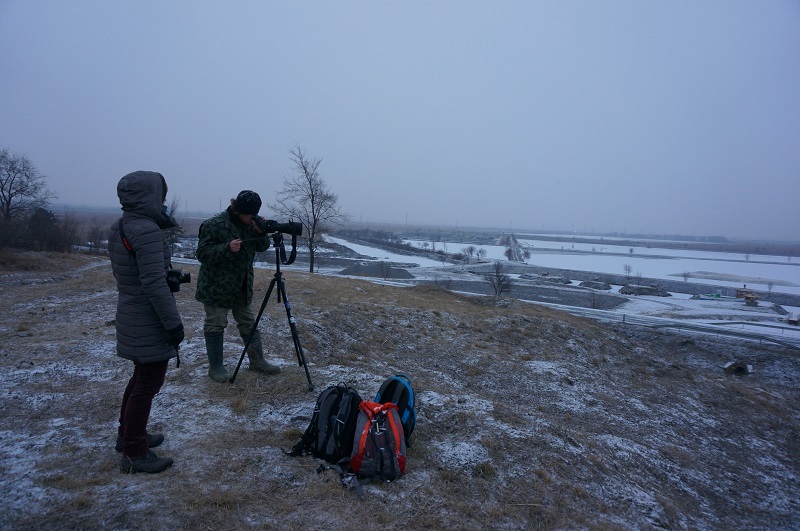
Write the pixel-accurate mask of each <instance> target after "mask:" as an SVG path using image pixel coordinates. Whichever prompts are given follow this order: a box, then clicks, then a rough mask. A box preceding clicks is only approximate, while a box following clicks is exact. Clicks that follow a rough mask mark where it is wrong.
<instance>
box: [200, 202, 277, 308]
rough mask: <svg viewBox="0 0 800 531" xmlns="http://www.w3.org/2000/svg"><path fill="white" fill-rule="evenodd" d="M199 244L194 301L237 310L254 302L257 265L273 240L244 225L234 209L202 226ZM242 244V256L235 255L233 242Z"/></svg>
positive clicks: (220, 214)
mask: <svg viewBox="0 0 800 531" xmlns="http://www.w3.org/2000/svg"><path fill="white" fill-rule="evenodd" d="M199 237H200V240H199V241H198V243H197V260H198V261H199V262H200V272H199V273H198V275H197V291H196V292H195V294H194V298H195V299H197V300H198V301H200V302H202V303H203V304H208V305H210V306H216V307H219V308H229V309H230V308H234V307H236V306H237V305H239V304H242V303H246V304H250V303H251V302H252V300H253V262H254V261H255V256H256V253H260V252H263V251H266V250H267V249H268V248H269V238H267V237H266V234H259V233H257V232H256V231H255V229H253V227H251V226H250V225H245V224H244V223H242V222H241V221H240V220H239V218H238V216H237V215H236V213H235V212H234V211H233V207H228V208H227V210H224V211H222V212H220V213H219V214H217V215H216V216H214V217H213V218H210V219H207V220H206V221H204V222H203V224H202V225H200V233H199ZM237 238H241V239H242V240H247V241H244V242H242V247H241V248H240V249H239V252H238V253H234V252H233V251H231V248H230V245H229V244H230V242H231V241H232V240H235V239H237Z"/></svg>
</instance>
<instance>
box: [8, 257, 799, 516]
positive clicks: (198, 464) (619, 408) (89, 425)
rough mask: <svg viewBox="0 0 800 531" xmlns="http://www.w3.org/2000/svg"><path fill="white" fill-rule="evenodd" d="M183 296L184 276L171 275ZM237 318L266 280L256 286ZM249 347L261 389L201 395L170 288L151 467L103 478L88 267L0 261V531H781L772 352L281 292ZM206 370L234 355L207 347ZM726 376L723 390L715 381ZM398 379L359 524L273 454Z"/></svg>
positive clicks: (780, 365)
mask: <svg viewBox="0 0 800 531" xmlns="http://www.w3.org/2000/svg"><path fill="white" fill-rule="evenodd" d="M184 269H186V270H189V271H190V272H191V273H192V276H193V279H194V278H196V269H195V268H194V267H193V266H189V267H184ZM257 275H258V278H257V281H256V285H257V286H258V291H257V293H256V296H255V299H256V303H257V304H260V302H261V300H262V299H263V297H264V293H265V291H266V288H267V286H268V284H269V281H270V279H271V276H272V272H271V271H258V272H257ZM284 278H285V280H286V287H287V292H288V295H289V299H290V301H291V303H292V309H293V313H294V315H295V317H296V319H297V327H298V330H299V334H300V338H301V341H302V343H303V346H304V348H305V352H306V357H307V359H308V361H309V362H310V365H309V370H310V373H311V377H312V379H313V382H314V384H315V385H316V391H315V392H309V391H308V390H307V385H306V379H305V373H304V371H303V369H302V368H300V367H298V365H297V363H296V357H295V354H294V351H293V347H292V341H291V337H290V334H289V327H288V324H287V320H286V314H285V312H284V309H283V306H282V305H280V304H278V303H277V301H276V300H275V299H274V298H273V300H272V301H271V302H270V304H269V305H268V306H267V310H266V315H265V317H264V319H263V320H262V323H261V326H260V329H261V332H262V334H263V335H264V336H265V338H266V347H267V357H268V358H269V359H270V361H273V362H277V363H279V364H281V366H282V368H283V372H282V373H281V374H280V375H279V376H275V377H266V376H262V375H258V374H255V373H252V372H250V371H248V370H246V366H247V361H246V360H245V362H244V366H243V370H242V371H241V372H240V373H239V375H238V377H237V379H236V381H235V383H233V384H223V385H220V384H215V383H213V382H212V381H211V380H210V379H209V378H208V377H207V376H206V371H207V363H206V360H205V347H204V343H203V337H202V318H203V311H202V306H201V305H200V303H198V302H196V301H195V300H194V299H193V294H194V284H190V285H184V286H183V288H182V290H181V291H180V292H179V293H178V294H177V296H178V304H179V308H180V310H181V312H182V315H183V318H184V324H185V326H186V329H187V342H186V343H185V344H184V345H183V348H182V351H181V366H180V368H175V367H174V365H172V366H171V367H170V369H169V372H168V375H167V382H166V383H165V385H164V388H163V390H162V392H161V394H160V395H159V396H157V397H156V401H155V404H154V408H153V411H152V415H151V428H150V429H151V431H154V432H156V431H162V432H163V433H165V435H166V441H165V443H164V445H162V447H160V448H159V449H158V450H159V453H160V454H163V455H168V456H170V457H173V458H174V460H175V465H174V466H173V467H172V468H171V469H169V470H168V471H167V472H165V473H163V474H159V475H155V476H146V475H134V476H126V475H123V474H121V473H120V472H119V454H117V453H116V452H115V451H114V449H113V444H114V437H115V434H116V422H117V421H116V419H117V415H118V411H117V408H118V406H119V401H120V398H121V395H122V391H123V387H124V385H125V383H126V381H127V378H128V377H129V375H130V371H131V366H130V362H126V361H123V360H121V359H119V358H117V357H116V355H115V352H114V346H115V339H114V326H113V319H114V312H115V305H116V289H115V284H114V281H113V277H112V275H111V271H110V266H109V264H108V262H107V260H105V259H103V258H96V257H94V258H92V257H82V256H63V255H44V254H24V255H20V254H9V253H5V254H3V255H2V256H0V302H2V307H3V308H4V311H3V312H2V314H0V345H2V346H1V347H0V378H2V381H3V407H2V410H0V422H1V423H2V431H0V433H2V440H3V444H2V445H0V472H1V473H0V488H2V491H3V492H4V495H3V497H2V499H0V527H2V528H37V529H40V528H42V529H43V528H55V527H60V528H64V527H68V528H78V527H80V528H122V529H126V528H177V527H185V528H212V529H213V528H280V529H286V528H289V529H344V528H348V529H354V528H363V527H366V526H369V527H374V526H381V527H384V528H399V527H401V526H408V527H411V528H434V529H438V528H457V529H486V528H495V529H498V528H499V529H502V528H508V529H518V528H542V529H556V528H561V529H563V528H603V529H607V528H612V529H613V528H635V529H642V528H651V527H664V528H669V529H676V528H687V529H688V528H691V529H696V528H716V529H733V528H754V527H755V528H797V527H799V526H800V502H798V499H797V492H799V491H800V482H799V481H798V475H797V463H798V461H799V460H800V436H798V433H800V430H799V429H798V428H799V427H800V415H799V414H798V413H799V411H800V406H798V404H800V400H798V398H800V392H798V388H797V381H798V376H800V360H799V359H798V357H797V354H796V352H789V351H785V350H783V349H782V348H777V347H773V346H762V345H756V344H737V343H730V342H728V343H726V342H724V340H723V339H720V338H711V339H708V338H701V337H690V336H685V335H673V334H668V333H653V332H650V331H647V330H643V329H638V328H635V327H630V326H614V327H611V326H606V325H603V324H598V323H596V322H593V321H588V320H584V319H581V318H577V317H573V316H570V315H568V314H565V313H560V312H557V311H553V310H550V309H546V308H543V307H540V306H536V305H532V304H526V303H521V302H519V301H517V300H514V299H509V298H495V297H473V296H465V295H458V294H454V293H451V292H448V291H445V290H442V289H440V288H436V287H422V286H420V287H409V288H400V287H393V286H385V285H379V284H375V283H372V282H369V281H366V280H363V281H362V280H354V279H345V278H338V277H332V276H320V275H310V274H307V273H300V272H296V271H290V272H286V273H285V274H284ZM226 341H227V345H228V348H227V354H226V361H227V364H228V366H229V367H231V366H232V365H233V364H235V362H236V361H237V360H238V358H239V355H240V353H241V348H242V345H241V341H240V340H239V339H238V337H237V336H236V331H235V327H234V326H233V325H231V326H229V328H228V331H227V335H226ZM729 361H745V362H747V363H749V364H751V365H752V366H753V373H752V374H749V375H746V376H733V375H729V374H727V373H726V372H725V371H724V370H723V369H722V367H723V365H724V364H725V363H727V362H729ZM396 372H404V373H406V374H408V375H410V376H411V378H412V379H413V381H414V384H415V388H416V391H417V393H418V395H419V407H418V421H417V429H416V431H415V433H414V436H413V437H412V442H413V447H412V448H411V449H410V451H409V454H408V468H407V473H406V475H405V476H403V477H402V478H400V479H399V480H398V481H395V482H393V483H390V484H379V483H372V484H370V485H369V486H368V487H367V488H366V500H365V501H363V502H361V501H359V500H358V499H357V497H356V495H355V493H354V492H353V491H350V490H347V489H345V488H343V487H342V486H341V485H340V483H339V478H338V476H337V475H336V474H335V473H333V472H331V471H328V472H324V473H317V468H318V466H319V464H320V463H319V462H317V461H316V460H314V459H313V458H310V457H302V458H301V457H298V458H291V457H287V456H286V455H284V453H283V450H284V449H288V448H289V447H290V446H291V445H292V444H294V443H295V442H296V440H297V439H298V437H299V436H300V434H301V432H302V430H303V429H304V428H305V426H306V424H307V423H308V420H309V418H310V415H311V410H312V407H313V403H314V401H315V399H316V396H317V393H318V392H320V391H322V389H324V388H325V387H326V386H328V385H332V384H335V383H338V382H346V383H348V384H350V385H353V386H355V387H356V388H357V389H358V390H359V391H360V392H361V394H362V396H364V397H365V398H371V397H372V396H373V395H374V393H375V392H376V391H377V388H378V386H379V384H380V382H381V381H382V380H383V379H384V378H385V377H386V376H388V375H390V374H393V373H396Z"/></svg>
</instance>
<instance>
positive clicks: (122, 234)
mask: <svg viewBox="0 0 800 531" xmlns="http://www.w3.org/2000/svg"><path fill="white" fill-rule="evenodd" d="M119 237H120V238H121V239H122V245H124V246H125V248H126V249H127V250H128V252H129V253H131V254H132V255H133V256H136V251H134V250H133V246H132V245H131V244H130V242H129V241H128V237H127V236H125V229H124V227H123V226H122V218H119Z"/></svg>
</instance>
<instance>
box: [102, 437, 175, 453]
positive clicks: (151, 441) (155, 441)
mask: <svg viewBox="0 0 800 531" xmlns="http://www.w3.org/2000/svg"><path fill="white" fill-rule="evenodd" d="M162 442H164V436H163V435H162V434H160V433H148V434H147V447H148V448H155V447H156V446H158V445H159V444H161V443H162ZM123 445H124V441H123V440H122V437H120V436H119V435H117V444H116V446H114V450H116V451H118V452H121V451H122V447H123Z"/></svg>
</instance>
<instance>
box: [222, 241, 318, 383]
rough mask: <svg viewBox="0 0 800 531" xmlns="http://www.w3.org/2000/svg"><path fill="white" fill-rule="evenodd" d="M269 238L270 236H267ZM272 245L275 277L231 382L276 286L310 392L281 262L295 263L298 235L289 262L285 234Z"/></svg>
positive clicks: (298, 361)
mask: <svg viewBox="0 0 800 531" xmlns="http://www.w3.org/2000/svg"><path fill="white" fill-rule="evenodd" d="M265 237H268V236H265ZM272 244H273V247H274V248H275V276H273V277H272V281H271V282H270V283H269V288H268V289H267V294H266V295H264V301H263V302H262V303H261V309H259V310H258V315H257V316H256V320H255V322H254V323H253V328H252V330H251V332H250V335H249V336H248V338H247V341H246V342H245V344H244V350H242V355H241V356H240V357H239V363H238V364H237V365H236V370H235V371H233V376H231V379H230V380H229V382H230V383H233V381H234V380H235V379H236V375H237V374H238V373H239V367H241V366H242V361H243V360H244V355H245V354H247V348H248V347H249V346H250V340H251V339H252V337H253V332H254V331H255V330H256V329H257V328H258V323H259V321H261V315H262V314H263V313H264V308H266V306H267V301H268V300H269V296H270V295H272V290H273V289H275V286H276V285H277V286H278V302H280V301H281V299H283V306H284V307H285V308H286V318H287V319H288V320H289V329H291V331H292V340H293V341H294V350H295V352H296V353H297V363H298V364H299V365H300V366H301V367H303V368H304V369H305V371H306V378H307V379H308V390H309V391H313V390H314V384H313V383H311V375H310V374H309V373H308V364H307V363H306V356H305V354H303V347H302V346H301V345H300V336H298V335H297V326H296V324H295V321H294V316H293V315H292V306H291V305H290V304H289V299H288V298H286V285H285V284H284V282H283V275H282V274H281V262H283V264H284V265H289V264H291V263H292V262H294V259H295V257H296V255H297V252H296V245H297V235H296V234H292V252H291V254H290V256H289V260H286V248H285V247H284V246H283V233H281V232H275V233H273V234H272Z"/></svg>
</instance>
